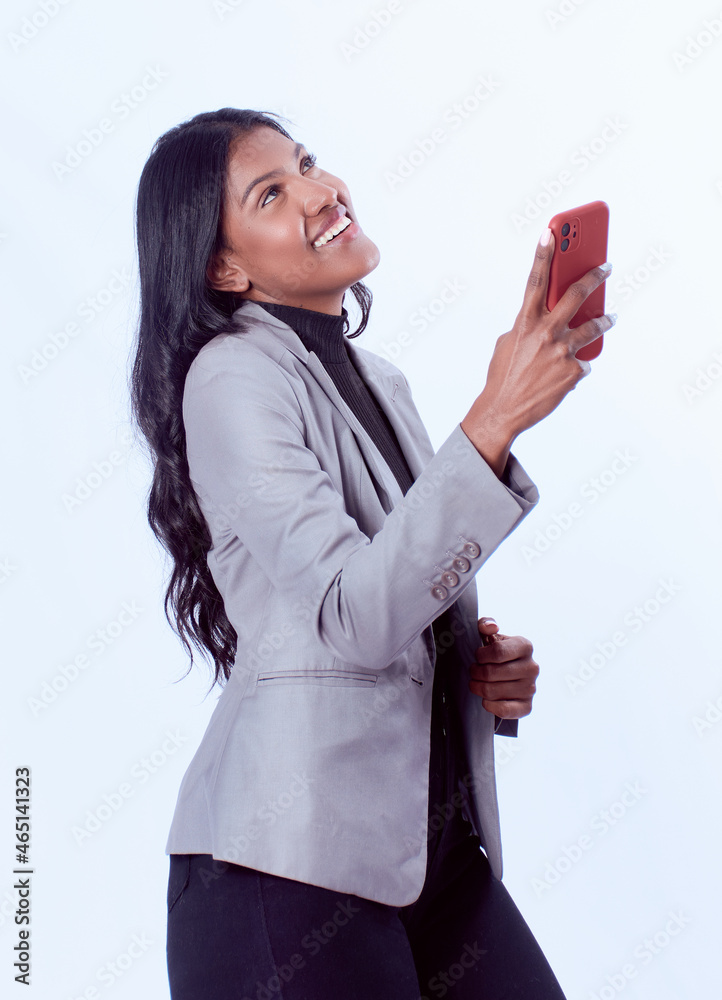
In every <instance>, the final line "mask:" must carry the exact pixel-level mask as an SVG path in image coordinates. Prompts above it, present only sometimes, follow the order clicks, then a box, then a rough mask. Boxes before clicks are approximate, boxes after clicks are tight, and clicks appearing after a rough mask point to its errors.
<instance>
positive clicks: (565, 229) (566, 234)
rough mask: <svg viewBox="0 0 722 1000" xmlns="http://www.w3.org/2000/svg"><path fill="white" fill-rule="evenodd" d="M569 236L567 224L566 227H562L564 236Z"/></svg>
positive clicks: (566, 223)
mask: <svg viewBox="0 0 722 1000" xmlns="http://www.w3.org/2000/svg"><path fill="white" fill-rule="evenodd" d="M568 235H569V223H568V222H565V223H564V225H563V226H562V236H568Z"/></svg>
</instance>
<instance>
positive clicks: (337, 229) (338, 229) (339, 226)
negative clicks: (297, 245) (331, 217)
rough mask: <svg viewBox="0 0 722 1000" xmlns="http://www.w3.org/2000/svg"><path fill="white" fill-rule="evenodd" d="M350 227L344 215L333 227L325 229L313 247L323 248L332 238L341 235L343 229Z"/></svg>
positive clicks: (349, 221) (349, 222)
mask: <svg viewBox="0 0 722 1000" xmlns="http://www.w3.org/2000/svg"><path fill="white" fill-rule="evenodd" d="M350 225H351V220H350V219H349V217H348V216H347V215H344V217H343V219H339V220H338V222H337V223H336V225H335V226H331V228H330V229H327V230H326V232H325V233H324V234H323V235H322V236H319V238H318V239H317V240H316V242H315V243H314V244H313V245H314V246H315V247H323V246H325V245H326V244H327V243H329V242H330V241H331V240H332V239H333V238H334V236H338V234H339V233H342V232H343V231H344V229H348V227H349V226H350Z"/></svg>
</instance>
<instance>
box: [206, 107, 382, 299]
mask: <svg viewBox="0 0 722 1000" xmlns="http://www.w3.org/2000/svg"><path fill="white" fill-rule="evenodd" d="M223 229H224V234H225V239H226V244H227V249H226V250H224V251H222V252H221V253H220V254H218V256H217V257H216V258H215V259H214V260H213V261H212V262H211V264H210V265H209V268H208V279H209V282H210V284H211V285H212V286H213V287H214V288H217V289H219V290H220V291H224V292H235V293H236V294H237V295H240V296H242V297H243V298H246V299H252V300H253V301H255V302H278V303H282V304H283V305H290V306H300V307H301V308H303V309H314V310H316V311H318V312H325V313H333V314H335V315H339V316H340V315H341V304H342V301H343V296H344V292H346V291H347V290H348V289H349V288H350V287H351V285H352V284H354V282H356V281H360V280H361V279H362V278H363V277H365V275H367V274H368V273H369V272H370V271H373V269H374V268H375V267H376V265H377V264H378V262H379V251H378V248H377V247H376V245H375V244H374V243H372V242H371V240H370V239H369V238H368V236H366V235H365V233H364V232H363V230H362V229H361V227H360V226H359V225H358V222H357V221H356V215H355V212H354V209H353V205H352V204H351V196H350V194H349V192H348V189H347V188H346V185H345V184H344V183H343V181H341V180H339V179H338V177H334V176H333V175H332V174H329V173H327V172H326V171H325V170H322V169H321V168H320V167H317V166H316V164H315V158H314V157H313V156H311V155H309V153H308V152H307V151H306V149H305V147H304V146H302V145H301V144H298V143H294V142H293V140H292V139H288V138H286V136H284V135H281V133H280V132H276V131H275V129H272V128H266V127H260V128H256V129H254V130H253V132H251V133H250V134H249V135H247V136H244V137H243V138H241V139H239V140H238V142H236V143H235V144H234V145H232V146H231V150H230V157H229V165H228V176H227V193H226V206H225V216H224V219H223ZM334 234H336V235H334ZM332 237H333V238H332Z"/></svg>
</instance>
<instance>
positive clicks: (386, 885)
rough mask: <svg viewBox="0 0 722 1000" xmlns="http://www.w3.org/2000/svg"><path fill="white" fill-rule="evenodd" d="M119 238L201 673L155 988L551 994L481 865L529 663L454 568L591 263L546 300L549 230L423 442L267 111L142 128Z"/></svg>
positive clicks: (495, 827)
mask: <svg viewBox="0 0 722 1000" xmlns="http://www.w3.org/2000/svg"><path fill="white" fill-rule="evenodd" d="M138 250H139V260H140V276H141V322H140V331H139V339H138V345H137V354H136V359H135V366H134V371H133V404H134V411H135V414H136V417H137V420H138V423H139V425H140V427H141V429H142V431H143V433H144V434H145V436H146V438H147V440H148V442H149V445H150V448H151V451H152V455H153V459H154V463H155V472H154V478H153V484H152V488H151V492H150V500H149V520H150V523H151V525H152V527H153V530H154V531H155V533H156V535H157V536H158V538H159V539H160V540H161V542H162V543H163V544H164V545H165V546H166V548H167V549H168V550H169V551H170V553H171V555H172V557H173V560H174V569H173V573H172V576H171V579H170V584H169V587H168V591H167V595H166V611H167V613H168V614H169V618H170V619H171V621H172V623H173V624H174V627H175V628H176V630H177V631H178V633H179V635H180V636H181V638H182V639H183V641H184V643H185V645H186V647H187V649H188V651H189V652H190V653H191V664H192V662H193V660H192V647H191V643H192V644H193V645H195V646H196V647H198V648H199V649H201V650H204V651H206V652H207V653H208V654H209V655H210V657H211V658H212V659H213V662H214V665H215V682H217V683H218V684H219V685H221V686H222V692H221V695H220V697H219V699H218V703H217V705H216V708H215V711H214V713H213V716H212V718H211V720H210V722H209V725H208V728H207V730H206V733H205V735H204V737H203V740H202V741H201V744H200V747H199V749H198V751H197V753H196V755H195V756H194V758H193V760H192V762H191V764H190V766H189V768H188V771H187V772H186V775H185V777H184V779H183V782H182V785H181V788H180V792H179V796H178V803H177V806H176V810H175V814H174V817H173V822H172V826H171V831H170V835H169V839H168V844H167V846H166V851H167V853H169V854H170V876H169V886H168V907H169V915H168V942H167V949H168V970H169V978H170V984H171V993H172V996H173V1000H191V998H193V1000H201V998H202V1000H214V998H221V997H223V998H225V1000H228V998H264V997H282V998H283V1000H300V998H306V997H307V998H313V1000H330V998H335V1000H337V998H344V1000H356V998H358V1000H360V998H374V1000H386V998H389V1000H391V998H393V1000H412V998H413V1000H418V997H419V996H420V995H422V996H427V997H428V996H443V995H444V994H445V992H446V991H448V990H449V989H450V988H452V987H453V989H454V993H453V995H454V996H455V997H456V998H459V1000H461V998H467V997H484V998H501V997H504V998H511V997H514V998H528V1000H532V998H539V1000H541V998H544V1000H550V998H562V997H563V994H562V992H561V989H560V987H559V984H558V983H557V981H556V979H555V977H554V975H553V973H552V971H551V969H550V968H549V966H548V964H547V962H546V960H545V958H544V956H543V955H542V953H541V951H540V949H539V947H538V945H537V943H536V941H535V940H534V938H533V936H532V934H531V932H530V931H529V928H528V927H527V926H526V924H525V922H524V920H523V918H522V917H521V914H520V913H519V911H518V910H517V909H516V907H515V905H514V903H513V902H512V900H511V899H510V897H509V895H508V893H507V892H506V890H505V888H504V887H503V886H502V884H501V881H500V879H501V845H500V837H499V822H498V812H497V804H496V790H495V784H494V763H493V739H494V732H495V731H496V732H501V733H504V734H506V735H515V734H516V726H517V720H518V719H519V718H520V717H522V716H524V715H526V714H528V713H529V711H530V710H531V702H532V697H533V694H534V690H535V685H534V681H535V678H536V676H537V674H538V665H537V664H536V663H535V661H534V660H533V659H532V647H531V644H530V643H529V642H528V640H526V639H524V638H522V637H519V636H516V637H510V636H500V635H499V634H498V628H497V625H496V623H494V622H493V620H491V619H487V618H482V619H479V620H477V617H476V616H477V599H476V587H475V581H474V577H475V574H476V572H477V571H478V570H479V568H480V567H481V565H482V564H483V562H484V561H485V560H486V559H487V558H488V556H489V555H490V554H491V552H493V551H494V549H495V548H496V547H497V546H498V545H499V544H500V543H501V541H502V540H503V539H504V538H505V537H506V535H507V534H509V532H510V531H512V530H513V529H514V528H515V527H516V525H517V524H518V523H519V522H520V521H521V520H522V518H523V517H524V516H525V515H526V513H527V511H528V510H529V509H530V508H531V507H532V506H533V505H534V504H535V503H536V502H537V499H538V496H537V492H536V489H535V487H534V485H533V483H532V482H531V480H530V479H529V477H528V476H527V475H526V473H525V472H524V470H523V469H522V468H521V466H520V465H519V463H518V462H517V461H516V459H515V458H514V456H513V455H511V453H510V449H511V446H512V444H513V442H514V440H515V439H516V437H517V436H518V434H520V433H521V432H522V431H523V430H524V429H526V428H528V427H530V426H532V425H533V424H535V423H536V422H538V421H539V420H541V419H542V418H543V417H544V416H546V415H547V414H548V413H549V412H550V411H551V410H553V409H554V408H555V407H556V406H557V405H558V404H559V402H560V401H561V400H562V399H563V397H564V396H565V395H566V394H567V392H569V391H570V390H571V389H573V388H574V387H575V386H576V384H577V382H578V381H579V380H580V379H581V378H582V377H583V376H584V375H585V374H587V373H588V371H589V365H588V364H587V363H585V362H578V361H577V360H576V359H575V357H574V354H575V352H576V351H577V350H578V349H579V348H580V347H582V346H583V345H584V344H587V343H590V342H591V341H592V340H594V339H595V338H596V337H598V336H599V335H600V334H602V333H603V332H604V331H605V330H607V329H608V328H609V327H610V326H611V325H612V322H613V319H612V318H611V317H609V316H605V317H602V318H601V319H599V320H595V321H590V322H588V323H585V324H584V325H583V326H580V327H579V328H577V329H575V330H571V329H570V328H569V326H568V323H569V320H570V319H571V318H572V316H573V315H574V313H575V312H576V310H577V308H578V306H579V304H580V302H581V301H582V300H583V299H584V298H585V297H586V296H587V295H588V294H589V293H590V292H591V291H592V290H593V289H594V288H595V287H597V286H598V285H599V283H600V282H601V281H603V280H604V279H605V277H606V272H605V271H604V270H603V269H600V268H597V269H595V270H594V271H591V272H589V274H588V275H586V276H585V277H584V278H583V279H582V280H581V281H580V282H579V283H578V284H577V286H576V288H575V289H573V290H570V291H569V292H568V293H567V294H566V295H565V297H564V298H563V299H562V301H561V302H560V303H559V304H558V306H557V307H556V308H555V309H554V310H553V311H552V312H549V311H548V310H547V309H546V306H545V295H546V283H547V277H548V270H549V261H550V258H551V254H552V251H553V241H552V240H551V234H550V233H549V231H548V230H547V233H546V234H545V236H543V237H542V240H541V241H540V244H539V246H538V248H537V252H536V259H535V262H534V267H533V269H532V272H531V275H530V278H529V281H528V284H527V289H526V294H525V298H524V303H523V307H522V310H521V312H520V313H519V316H518V317H517V320H516V322H515V324H514V327H513V329H512V330H511V331H510V332H509V333H506V334H504V335H503V336H502V337H500V338H499V340H498V341H497V344H496V348H495V351H494V354H493V357H492V360H491V364H490V366H489V371H488V376H487V380H486V385H485V386H484V388H483V390H482V392H481V393H480V395H479V396H478V397H477V399H476V400H474V402H473V404H472V406H471V408H470V409H469V411H468V413H467V414H466V416H465V417H464V418H463V420H462V421H461V422H460V423H458V424H457V425H456V426H455V428H454V430H453V431H452V432H451V434H450V435H449V437H448V438H447V440H446V441H445V442H444V443H443V444H442V445H441V447H440V448H439V449H438V451H437V452H436V453H434V450H433V448H432V446H431V443H430V441H429V438H428V435H427V434H426V431H425V430H424V427H423V424H422V423H421V420H420V417H419V415H418V412H417V411H416V408H415V406H414V404H413V401H412V398H411V394H410V391H409V387H408V384H407V382H406V379H405V378H404V376H403V374H402V373H401V372H400V371H399V369H398V368H396V367H395V366H394V365H392V364H390V363H388V362H386V361H385V360H383V359H381V358H380V357H378V356H376V355H375V354H373V353H371V352H370V351H366V350H364V349H363V348H360V347H357V346H356V345H355V344H354V343H353V342H352V339H351V338H352V337H356V336H358V335H359V334H360V333H361V332H362V330H363V329H364V327H365V326H366V322H367V320H368V314H369V307H370V302H371V296H370V293H369V291H368V289H367V288H366V287H365V286H364V285H363V284H362V283H361V279H362V278H363V277H365V276H366V275H367V274H368V273H369V272H370V271H371V270H373V269H374V268H375V267H376V265H377V264H378V261H379V253H378V250H377V248H376V246H375V245H374V244H373V243H372V241H371V240H370V239H369V238H368V236H366V235H365V233H364V232H363V230H362V229H361V227H360V225H359V223H358V221H357V219H356V214H355V212H354V209H353V205H352V203H351V199H350V196H349V192H348V190H347V188H346V187H345V185H344V184H343V182H342V181H340V180H339V179H338V178H336V177H334V176H332V175H331V174H329V173H327V172H326V171H325V170H324V169H323V168H322V167H321V166H319V165H317V164H316V162H315V159H314V158H313V157H312V156H310V155H309V154H308V152H307V150H306V149H305V148H304V147H303V146H302V145H300V144H297V143H295V142H294V140H293V139H292V138H291V137H290V135H289V134H288V133H287V132H286V131H285V130H284V129H283V128H282V127H281V126H280V125H279V124H278V122H277V121H276V120H275V119H274V118H273V117H271V116H269V115H266V114H261V113H259V112H254V111H238V110H235V109H224V110H222V111H218V112H215V113H209V114H203V115H198V116H196V117H195V118H193V119H192V120H191V121H189V122H186V123H184V124H183V125H180V126H178V127H177V128H175V129H172V130H171V131H170V132H168V133H167V134H166V135H164V136H162V137H161V139H160V140H159V141H158V142H157V143H156V146H155V148H154V150H153V153H152V154H151V156H150V158H149V160H148V163H147V164H146V166H145V168H144V171H143V175H142V178H141V181H140V186H139V192H138ZM349 289H350V290H351V291H352V292H353V294H354V296H355V298H356V299H357V301H358V303H359V304H360V307H361V312H362V322H361V324H360V326H359V327H358V329H357V330H356V332H355V333H354V334H352V335H350V336H349V337H346V336H344V334H345V332H346V331H347V329H348V322H347V313H346V310H345V308H344V307H343V301H344V296H345V293H346V292H347V291H348V290H349ZM492 638H494V639H495V641H493V642H492V641H491V640H492ZM485 642H488V643H489V644H488V645H486V644H484V643H485ZM482 847H483V850H482V849H481V848H482Z"/></svg>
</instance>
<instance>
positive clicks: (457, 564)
mask: <svg viewBox="0 0 722 1000" xmlns="http://www.w3.org/2000/svg"><path fill="white" fill-rule="evenodd" d="M451 565H452V566H453V567H454V569H458V571H459V572H460V573H468V572H469V570H470V569H471V563H470V562H469V560H468V559H464V557H463V556H457V557H456V559H454V561H453V563H452V564H451Z"/></svg>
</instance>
